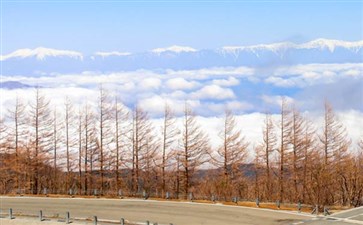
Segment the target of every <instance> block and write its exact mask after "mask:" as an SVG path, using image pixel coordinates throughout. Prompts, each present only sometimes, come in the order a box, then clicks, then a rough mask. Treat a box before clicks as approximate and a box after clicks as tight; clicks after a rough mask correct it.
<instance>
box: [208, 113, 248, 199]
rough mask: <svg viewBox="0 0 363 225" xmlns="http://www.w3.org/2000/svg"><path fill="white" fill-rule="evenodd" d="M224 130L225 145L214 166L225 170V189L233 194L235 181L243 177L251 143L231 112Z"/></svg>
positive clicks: (221, 134) (227, 116) (227, 114)
mask: <svg viewBox="0 0 363 225" xmlns="http://www.w3.org/2000/svg"><path fill="white" fill-rule="evenodd" d="M222 129H223V130H221V131H220V133H219V136H220V138H221V139H222V141H223V143H222V145H221V146H220V147H219V148H218V150H217V157H213V164H214V165H216V166H217V167H221V168H223V177H224V183H225V185H226V187H225V189H226V191H229V192H231V191H232V190H231V188H232V187H231V185H232V183H233V181H234V180H236V179H237V178H238V177H240V176H242V175H241V174H239V171H240V167H241V165H242V164H243V163H244V162H245V159H246V156H247V147H248V144H249V143H248V142H246V140H245V138H244V137H243V136H242V133H241V131H240V130H239V129H237V122H236V118H235V116H234V115H233V114H232V112H231V111H230V110H226V112H225V116H224V121H223V127H222ZM229 194H231V193H229Z"/></svg>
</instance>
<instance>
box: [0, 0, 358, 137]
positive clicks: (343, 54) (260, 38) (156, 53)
mask: <svg viewBox="0 0 363 225" xmlns="http://www.w3.org/2000/svg"><path fill="white" fill-rule="evenodd" d="M0 5H1V58H0V63H1V74H0V75H1V76H0V83H1V87H0V95H1V98H0V112H1V115H0V116H2V117H3V116H4V115H5V114H6V111H7V110H9V109H11V108H12V107H14V102H15V101H14V99H15V98H16V96H21V97H22V99H23V100H24V101H25V102H26V103H31V102H32V101H33V100H34V89H33V87H35V86H40V87H41V88H42V91H43V92H44V94H45V95H46V97H47V98H48V99H50V100H51V101H52V104H54V105H55V106H56V107H59V108H61V107H63V106H64V104H63V103H64V99H65V96H68V97H70V98H71V99H72V100H73V102H74V104H76V105H82V104H83V103H85V102H86V101H89V102H91V103H92V104H94V105H97V102H96V100H97V96H98V88H99V85H100V84H102V85H103V86H104V87H105V88H107V89H108V90H109V91H110V93H111V95H118V96H119V97H120V98H121V99H122V101H123V103H124V104H125V106H126V107H128V108H130V109H131V108H133V107H134V106H135V105H137V104H138V105H141V106H142V107H144V108H145V109H146V110H147V111H148V113H149V115H150V116H151V118H152V119H153V120H155V121H158V118H160V117H161V115H162V113H163V107H164V104H165V102H168V103H169V104H170V105H171V106H172V108H173V110H174V111H175V113H176V115H177V116H180V115H182V112H183V106H184V103H185V102H186V101H187V102H188V104H189V105H190V106H191V107H192V108H193V110H194V111H195V112H196V113H197V114H198V115H199V120H200V121H201V123H202V124H203V127H204V128H205V129H206V130H207V132H209V133H210V135H211V137H212V138H211V139H212V140H217V139H218V135H217V134H218V129H219V128H220V127H221V126H222V125H223V122H222V115H223V113H224V111H225V109H227V108H228V109H230V110H232V111H233V112H234V113H236V114H237V115H238V120H239V121H240V122H239V124H241V128H242V130H243V131H244V132H245V134H246V135H247V137H248V138H249V139H250V140H251V142H253V143H258V142H259V141H261V138H262V137H261V129H262V123H263V120H264V113H265V112H266V111H269V112H271V113H272V114H273V117H274V118H275V122H276V124H278V119H279V118H280V117H279V115H278V113H279V110H280V104H281V99H282V98H283V97H284V98H285V99H287V101H288V102H289V103H294V104H295V105H296V106H297V107H298V108H299V109H300V110H301V111H302V112H303V113H304V115H307V116H308V117H309V118H310V119H311V120H313V121H314V122H315V124H316V126H317V132H321V131H322V130H321V127H322V116H323V109H324V108H323V105H324V104H323V102H324V100H328V101H330V103H331V104H332V105H333V108H334V109H335V111H336V113H337V115H338V116H339V118H340V119H341V121H342V122H344V124H345V125H346V127H347V130H348V132H349V135H350V137H351V138H352V139H353V141H354V143H356V142H357V141H358V140H359V139H360V138H362V137H363V129H362V127H363V72H362V71H363V59H362V55H363V2H362V1H325V0H324V1H322V0H320V1H302V0H299V1H297V0H294V1H282V0H279V1H274V0H270V1H267V0H266V1H261V0H257V1H211V0H208V1H187V0H184V1H180V0H179V1H163V0H160V1H116V0H113V1H80V0H78V1H68V0H64V1H58V0H53V1H50V0H49V1H47V0H38V1H18V0H13V1H10V0H1V1H0ZM280 42H284V43H283V44H281V43H280ZM170 46H173V47H171V48H170ZM155 49H157V50H155ZM6 82H8V83H6ZM12 82H19V83H15V85H14V83H12ZM6 85H7V86H6Z"/></svg>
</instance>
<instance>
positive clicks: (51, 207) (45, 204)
mask: <svg viewBox="0 0 363 225" xmlns="http://www.w3.org/2000/svg"><path fill="white" fill-rule="evenodd" d="M0 208H1V209H2V210H5V212H6V211H7V210H8V209H9V208H12V209H13V211H14V213H15V214H16V213H22V214H34V215H36V214H37V213H38V212H39V210H42V211H43V214H44V215H46V216H54V215H57V214H59V215H61V216H62V215H65V213H66V212H67V211H69V212H70V213H71V218H93V216H94V215H97V217H98V218H101V219H108V220H115V221H116V220H118V221H119V220H120V218H125V219H126V220H129V221H138V222H144V221H147V220H148V221H150V222H151V223H154V222H158V224H170V223H173V224H174V225H184V224H188V225H203V224H208V225H221V224H226V225H227V224H228V225H262V224H263V225H290V224H294V223H296V222H300V221H305V220H309V219H311V218H312V216H311V215H309V214H299V213H297V212H288V211H277V210H269V209H256V208H248V207H238V206H224V205H218V204H201V203H188V202H183V203H180V202H171V201H170V202H169V201H152V200H134V199H121V200H120V199H80V198H73V199H72V198H31V197H0ZM3 212H4V211H3ZM1 221H2V222H3V223H5V221H6V219H0V222H1ZM14 221H15V220H14ZM19 221H20V219H19ZM3 225H7V224H3Z"/></svg>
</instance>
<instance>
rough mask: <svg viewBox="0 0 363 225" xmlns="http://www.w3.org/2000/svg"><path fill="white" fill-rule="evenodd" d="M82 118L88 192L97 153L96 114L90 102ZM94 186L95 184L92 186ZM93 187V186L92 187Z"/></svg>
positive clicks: (85, 185) (86, 190)
mask: <svg viewBox="0 0 363 225" xmlns="http://www.w3.org/2000/svg"><path fill="white" fill-rule="evenodd" d="M82 114H83V119H82V123H83V126H82V133H83V138H82V139H83V142H84V143H83V152H84V156H83V157H84V166H83V167H84V185H83V189H84V193H85V194H87V193H88V188H89V184H91V185H93V180H92V175H93V168H94V166H93V163H94V162H95V155H96V150H97V149H96V139H97V137H96V125H95V124H96V120H95V114H94V113H93V112H92V110H91V108H90V106H89V104H88V103H86V104H85V106H84V108H83V111H82ZM92 187H94V186H92ZM92 187H91V188H92Z"/></svg>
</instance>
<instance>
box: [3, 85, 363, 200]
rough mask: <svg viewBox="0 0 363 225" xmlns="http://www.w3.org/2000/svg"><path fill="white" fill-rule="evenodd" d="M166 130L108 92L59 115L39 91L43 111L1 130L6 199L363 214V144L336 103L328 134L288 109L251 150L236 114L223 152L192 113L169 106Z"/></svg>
mask: <svg viewBox="0 0 363 225" xmlns="http://www.w3.org/2000/svg"><path fill="white" fill-rule="evenodd" d="M158 121H159V123H160V124H158V126H156V125H155V124H154V123H153V121H152V120H151V119H150V117H149V116H148V113H147V112H146V111H144V109H142V106H140V105H139V106H136V107H134V109H132V110H129V109H128V108H127V107H125V106H124V105H123V104H122V102H121V101H120V99H119V98H118V97H115V96H112V95H111V94H110V93H108V92H107V91H106V90H105V89H103V88H102V87H101V88H100V91H99V96H98V104H96V105H95V104H94V102H87V101H85V102H83V103H82V104H79V105H76V104H74V103H72V100H71V99H69V98H65V100H64V104H63V106H60V105H59V104H58V105H57V106H52V104H51V102H50V101H49V100H47V98H46V96H44V95H43V94H42V93H41V89H36V90H35V95H34V99H33V101H30V102H28V103H27V102H23V101H22V100H21V98H20V97H18V98H16V99H15V101H14V104H13V107H11V108H9V109H8V111H7V112H6V113H5V116H4V118H1V120H0V125H1V126H0V131H1V135H0V150H1V152H0V154H1V157H0V170H1V174H0V176H1V185H0V191H1V193H15V192H19V191H20V192H26V193H32V194H40V193H43V192H44V190H45V189H46V190H47V191H48V192H52V193H59V194H61V193H62V194H64V193H69V191H70V190H71V191H72V192H73V193H78V194H92V193H94V192H95V190H97V191H98V192H99V193H100V194H111V195H112V194H113V195H114V194H116V193H118V191H119V190H122V191H123V193H127V194H128V195H137V194H140V193H142V192H145V193H153V194H155V195H157V196H159V197H165V195H166V193H167V192H168V193H169V194H172V196H173V197H181V198H185V197H187V196H188V194H189V193H191V192H192V193H193V194H194V196H195V197H198V196H199V197H207V196H211V195H216V196H219V197H220V198H223V199H226V200H230V199H231V197H232V196H237V197H240V198H244V199H254V198H259V199H261V200H263V201H276V200H279V201H280V202H297V201H300V202H304V203H309V204H324V205H332V204H340V205H359V204H362V196H363V141H360V143H358V144H357V145H356V143H351V141H350V139H349V138H348V134H347V132H346V130H345V128H344V126H343V124H342V123H341V122H340V121H339V119H338V117H337V116H336V114H335V113H334V111H333V109H332V107H331V106H330V105H329V104H328V103H326V104H325V113H324V121H323V126H322V127H315V126H314V124H313V123H312V122H311V121H310V120H309V119H308V118H307V117H306V116H305V115H304V114H302V113H301V112H300V111H299V110H298V109H297V108H296V107H295V106H294V105H292V104H287V102H286V101H285V100H284V99H282V104H281V112H280V118H279V119H277V118H276V117H273V116H272V115H270V114H268V113H266V114H265V121H264V127H263V128H262V129H261V130H262V137H263V138H262V139H261V141H260V142H258V143H250V142H249V141H248V140H246V138H245V137H244V135H243V133H242V132H241V130H242V129H243V128H244V125H243V124H241V123H240V122H239V121H238V117H236V116H235V115H233V113H232V112H231V111H228V110H227V111H226V113H225V117H224V120H223V126H221V127H220V132H219V137H220V140H218V141H214V142H219V143H221V144H220V145H219V146H218V147H211V144H210V143H211V141H210V140H209V137H208V135H207V132H206V131H205V130H203V127H201V126H200V124H199V123H198V118H197V117H196V115H195V114H194V113H193V111H192V109H191V107H190V106H188V104H185V107H184V115H183V116H182V117H179V118H177V117H175V115H174V113H173V110H172V109H171V107H170V106H169V105H167V104H165V109H164V115H163V117H162V118H161V119H160V120H158ZM244 131H245V132H247V130H246V129H244ZM356 146H357V147H356ZM251 158H253V160H251Z"/></svg>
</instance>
